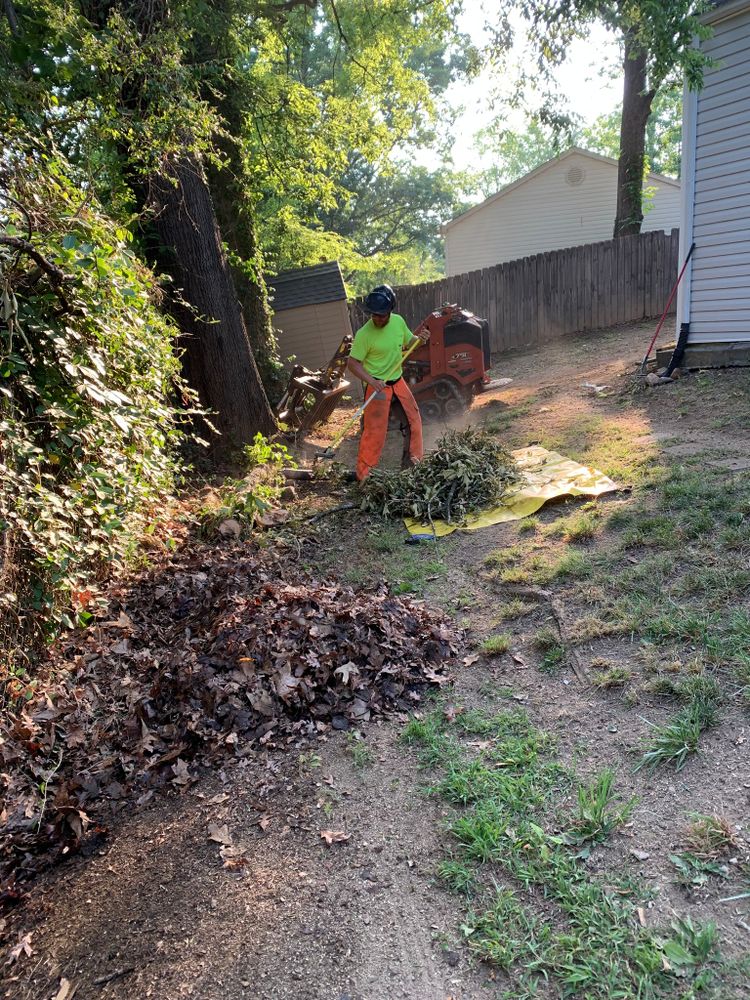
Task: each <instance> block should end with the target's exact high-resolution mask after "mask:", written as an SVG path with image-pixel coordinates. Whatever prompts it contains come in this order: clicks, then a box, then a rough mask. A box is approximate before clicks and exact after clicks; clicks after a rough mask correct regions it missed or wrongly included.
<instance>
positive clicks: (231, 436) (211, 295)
mask: <svg viewBox="0 0 750 1000" xmlns="http://www.w3.org/2000/svg"><path fill="white" fill-rule="evenodd" d="M151 193H152V202H153V208H154V215H153V219H152V223H151V224H152V226H153V228H154V230H155V232H156V234H157V236H158V239H159V243H160V248H159V258H160V263H161V264H162V265H163V266H164V267H165V269H166V270H167V271H168V273H169V274H170V275H171V277H172V278H173V280H174V284H175V287H176V289H177V291H178V292H179V295H174V294H172V295H170V307H169V308H170V312H171V314H172V315H173V317H174V318H175V319H176V321H177V323H178V324H179V327H180V329H181V331H182V334H183V336H182V338H181V346H183V347H184V349H185V355H184V366H185V374H186V377H187V380H188V382H189V384H190V385H191V386H192V387H193V388H194V389H195V390H196V391H197V392H198V395H199V398H200V401H201V403H202V404H203V406H205V407H206V408H208V409H210V410H212V411H214V413H215V416H214V417H212V422H213V423H214V424H215V425H216V427H217V428H218V430H219V431H220V432H221V438H220V439H219V440H218V441H216V440H215V439H214V441H213V442H212V445H213V450H214V453H215V455H217V456H227V455H229V454H231V452H232V451H233V450H234V449H236V448H237V447H239V446H240V445H242V444H245V443H247V442H249V441H251V440H252V438H253V437H254V435H255V434H256V433H257V432H258V431H260V432H261V433H263V434H269V433H271V432H272V431H273V430H274V427H275V424H274V419H273V415H272V413H271V409H270V407H269V405H268V399H267V398H266V393H265V390H264V389H263V384H262V382H261V380H260V375H259V374H258V369H257V366H256V364H255V359H254V358H253V353H252V350H251V347H250V342H249V339H248V335H247V330H246V328H245V323H244V320H243V318H242V312H241V310H240V306H239V303H238V301H237V295H236V292H235V288H234V283H233V281H232V275H231V272H230V269H229V264H228V262H227V259H226V256H225V254H224V251H223V248H222V245H221V234H220V232H219V227H218V225H217V222H216V213H215V212H214V206H213V203H212V201H211V195H210V192H209V189H208V185H207V183H206V181H205V178H204V176H203V173H202V171H201V169H200V166H199V165H198V164H197V163H195V162H194V161H192V160H188V159H185V160H182V161H180V162H178V163H176V164H173V165H172V168H171V171H165V173H164V174H163V175H160V176H157V177H154V178H152V182H151Z"/></svg>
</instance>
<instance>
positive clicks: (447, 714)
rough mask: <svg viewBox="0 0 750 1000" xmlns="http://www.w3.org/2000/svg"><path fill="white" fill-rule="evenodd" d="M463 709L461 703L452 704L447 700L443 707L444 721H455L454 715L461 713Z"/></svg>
mask: <svg viewBox="0 0 750 1000" xmlns="http://www.w3.org/2000/svg"><path fill="white" fill-rule="evenodd" d="M465 711H466V709H465V708H464V707H463V705H454V704H453V703H452V702H449V703H448V704H447V705H446V706H445V708H444V709H443V716H444V718H445V720H446V722H455V721H456V716H457V715H463V713H464V712H465Z"/></svg>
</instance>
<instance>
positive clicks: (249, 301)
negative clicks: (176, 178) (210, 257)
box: [206, 118, 285, 398]
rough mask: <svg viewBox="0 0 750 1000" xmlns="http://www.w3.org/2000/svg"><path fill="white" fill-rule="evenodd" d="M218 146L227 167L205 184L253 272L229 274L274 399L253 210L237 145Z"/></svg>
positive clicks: (225, 231)
mask: <svg viewBox="0 0 750 1000" xmlns="http://www.w3.org/2000/svg"><path fill="white" fill-rule="evenodd" d="M226 120H227V119H226V118H225V121H226ZM227 124H228V127H229V128H233V127H234V124H233V123H232V122H231V121H228V122H227ZM237 134H238V133H235V132H233V133H232V135H237ZM217 145H218V146H219V148H220V149H221V151H222V153H224V155H225V158H226V160H227V163H228V166H225V167H224V168H223V169H218V168H217V167H215V166H209V167H208V168H207V171H206V173H207V178H208V184H209V188H210V190H211V195H212V198H213V202H214V206H215V208H216V217H217V219H218V222H219V228H220V229H221V235H222V237H223V239H224V240H225V241H226V243H227V244H228V246H229V248H230V249H231V250H232V251H234V253H236V254H237V256H238V257H240V258H241V259H242V260H243V261H244V262H245V263H246V264H247V265H249V267H250V268H251V269H252V271H251V273H248V272H246V271H245V270H242V269H241V268H238V267H233V268H232V269H231V270H232V276H233V279H234V285H235V288H236V289H237V297H238V299H239V303H240V307H241V309H242V315H243V317H244V320H245V326H246V327H247V332H248V336H249V338H250V345H251V347H252V350H253V354H254V356H255V359H256V361H257V363H258V368H259V370H260V373H261V376H262V378H263V383H264V385H265V387H266V391H267V392H269V393H270V394H271V396H272V398H273V394H274V393H276V394H277V395H278V394H280V392H281V390H282V388H283V386H282V381H285V380H283V379H281V378H280V374H279V371H278V366H277V365H275V363H274V362H275V361H276V354H277V348H276V340H275V338H274V334H273V327H272V325H271V307H270V304H269V301H268V289H267V287H266V283H265V279H264V277H263V271H262V260H261V255H260V251H259V249H258V243H257V239H256V235H255V222H254V219H253V217H252V208H251V206H250V205H249V204H248V201H249V199H248V192H247V191H246V190H244V189H243V186H242V183H241V182H240V180H239V179H238V178H239V172H240V171H241V169H242V168H241V164H240V158H239V155H238V151H237V145H236V142H235V141H234V140H227V139H224V138H220V139H218V140H217Z"/></svg>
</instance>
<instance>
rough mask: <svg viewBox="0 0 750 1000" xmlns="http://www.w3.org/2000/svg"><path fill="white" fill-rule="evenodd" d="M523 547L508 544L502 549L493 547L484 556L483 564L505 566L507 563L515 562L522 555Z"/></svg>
mask: <svg viewBox="0 0 750 1000" xmlns="http://www.w3.org/2000/svg"><path fill="white" fill-rule="evenodd" d="M523 552H524V549H523V547H522V546H521V545H510V546H508V547H507V548H504V549H495V551H494V552H490V553H489V554H488V555H486V556H485V557H484V565H485V566H507V565H508V563H512V562H516V560H518V559H520V557H521V556H522V555H523Z"/></svg>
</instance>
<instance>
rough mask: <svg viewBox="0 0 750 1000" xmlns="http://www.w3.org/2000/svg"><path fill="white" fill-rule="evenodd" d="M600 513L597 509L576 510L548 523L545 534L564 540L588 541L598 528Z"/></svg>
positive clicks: (573, 541) (574, 541)
mask: <svg viewBox="0 0 750 1000" xmlns="http://www.w3.org/2000/svg"><path fill="white" fill-rule="evenodd" d="M600 521H601V513H600V511H599V510H598V509H596V508H594V509H588V510H578V511H576V512H575V513H573V514H569V515H568V516H567V517H561V518H560V519H559V520H557V521H555V522H554V523H553V524H551V525H549V527H548V528H547V529H546V531H545V534H547V535H552V536H554V537H555V538H562V540H563V541H564V542H571V543H574V544H575V543H580V542H589V541H591V539H592V538H594V537H595V536H596V534H597V531H598V530H599V526H600Z"/></svg>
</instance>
